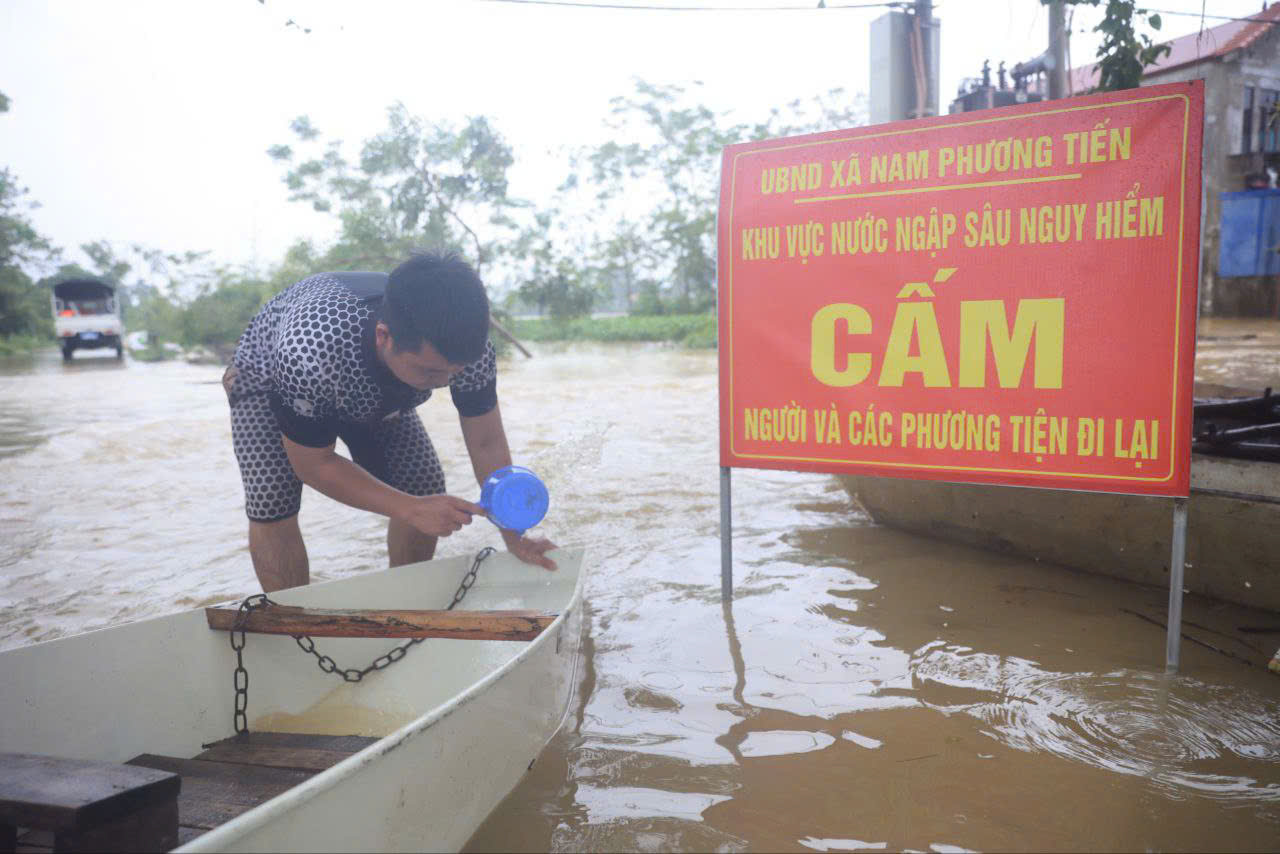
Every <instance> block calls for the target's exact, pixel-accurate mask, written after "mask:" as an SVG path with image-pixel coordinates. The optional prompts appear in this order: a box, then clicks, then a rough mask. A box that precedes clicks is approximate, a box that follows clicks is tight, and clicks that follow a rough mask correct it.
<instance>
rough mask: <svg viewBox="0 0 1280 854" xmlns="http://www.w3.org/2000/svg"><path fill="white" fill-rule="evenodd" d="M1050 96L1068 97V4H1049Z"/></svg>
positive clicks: (1056, 0) (1060, 0) (1057, 0)
mask: <svg viewBox="0 0 1280 854" xmlns="http://www.w3.org/2000/svg"><path fill="white" fill-rule="evenodd" d="M1049 58H1050V59H1051V60H1052V63H1050V64H1049V98H1050V99H1051V100H1052V99H1056V98H1065V97H1067V5H1066V3H1063V2H1062V0H1055V2H1053V3H1050V4H1049Z"/></svg>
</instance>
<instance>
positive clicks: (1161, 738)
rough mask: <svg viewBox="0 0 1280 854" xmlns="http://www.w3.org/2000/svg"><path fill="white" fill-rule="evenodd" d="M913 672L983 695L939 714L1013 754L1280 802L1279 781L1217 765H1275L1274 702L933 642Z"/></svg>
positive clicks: (1278, 736)
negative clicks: (978, 728) (1042, 755)
mask: <svg viewBox="0 0 1280 854" xmlns="http://www.w3.org/2000/svg"><path fill="white" fill-rule="evenodd" d="M912 674H913V678H914V679H915V680H916V682H917V684H919V685H920V686H921V687H922V688H927V687H928V685H929V683H933V684H935V685H941V686H945V687H947V688H951V689H970V690H974V691H980V692H984V694H985V695H986V696H984V697H982V698H970V699H976V701H975V702H968V703H965V702H959V703H954V704H951V705H945V706H940V707H939V708H941V710H942V711H944V712H947V713H952V712H964V713H966V714H969V715H972V716H973V717H975V718H977V719H978V720H980V721H982V722H983V723H985V724H986V725H987V726H988V727H989V728H990V729H989V730H988V731H987V734H988V735H991V736H992V737H994V738H997V739H998V740H1000V741H1002V742H1004V743H1005V744H1007V745H1008V746H1010V747H1013V748H1015V749H1018V750H1025V751H1030V752H1035V751H1043V752H1047V753H1052V754H1055V755H1057V756H1061V757H1063V758H1065V759H1070V760H1073V761H1076V762H1082V763H1084V764H1086V765H1092V766H1095V767H1097V768H1103V769H1106V770H1109V771H1115V772H1118V773H1121V774H1129V775H1134V776H1140V777H1146V778H1148V779H1150V780H1151V782H1152V783H1153V784H1154V785H1155V786H1157V787H1158V788H1161V789H1163V790H1165V791H1166V792H1167V793H1169V794H1171V795H1174V796H1185V795H1186V794H1187V793H1188V792H1196V793H1199V794H1201V795H1204V796H1206V797H1210V798H1220V799H1229V800H1243V801H1267V802H1280V783H1274V782H1261V781H1258V780H1255V779H1253V778H1251V777H1245V776H1239V775H1233V774H1224V773H1217V769H1216V768H1215V765H1217V764H1220V763H1222V762H1223V761H1224V760H1230V759H1233V758H1237V759H1238V758H1245V759H1250V760H1254V761H1261V762H1269V763H1274V764H1276V765H1280V702H1277V701H1275V700H1272V699H1267V698H1262V697H1259V696H1256V695H1254V694H1252V693H1250V692H1248V691H1241V690H1240V689H1238V688H1228V687H1223V686H1217V685H1208V684H1205V683H1203V682H1200V681H1198V680H1195V679H1191V678H1187V677H1179V676H1172V677H1170V676H1166V675H1165V674H1161V673H1149V672H1143V671H1138V670H1117V671H1114V672H1110V673H1051V672H1046V671H1043V670H1041V669H1039V667H1037V666H1036V664H1035V663H1034V662H1031V661H1027V660H1026V659H1019V658H1011V657H1003V656H995V655H989V654H986V653H979V652H972V651H968V650H966V649H964V648H962V647H952V646H942V645H939V644H931V645H929V646H926V647H924V648H922V649H920V650H917V652H916V653H915V655H913V657H912ZM992 695H994V696H992ZM1277 770H1280V768H1278V769H1277Z"/></svg>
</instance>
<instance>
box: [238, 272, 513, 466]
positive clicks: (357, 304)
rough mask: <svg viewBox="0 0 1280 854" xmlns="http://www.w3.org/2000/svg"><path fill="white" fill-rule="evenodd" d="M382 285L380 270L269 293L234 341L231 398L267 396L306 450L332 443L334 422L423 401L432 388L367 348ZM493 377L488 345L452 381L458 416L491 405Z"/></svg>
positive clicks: (375, 416)
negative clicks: (413, 381) (403, 378)
mask: <svg viewBox="0 0 1280 854" xmlns="http://www.w3.org/2000/svg"><path fill="white" fill-rule="evenodd" d="M386 284H387V275H386V274H385V273H317V274H316V275H314V276H310V277H309V278H306V279H303V280H302V281H300V282H298V283H297V284H295V285H291V286H290V287H288V288H286V289H285V290H283V291H281V292H280V293H279V294H277V295H276V296H275V297H273V298H272V299H271V301H270V302H268V303H267V304H266V305H264V306H263V307H262V308H261V309H260V310H259V311H258V313H257V315H255V316H254V318H253V320H252V321H250V322H249V326H248V328H247V329H245V331H244V334H243V335H241V336H240V342H239V344H238V345H237V346H236V353H235V356H234V358H233V361H232V364H234V365H235V367H236V369H237V373H236V379H235V388H234V394H233V400H234V399H239V398H241V397H244V396H247V395H251V394H267V395H269V396H270V398H271V407H272V409H273V411H274V412H275V415H276V419H277V421H279V423H280V430H281V432H283V433H284V435H286V436H288V437H289V438H290V439H292V440H293V441H294V442H297V443H298V444H299V445H306V446H308V447H313V448H319V447H325V446H327V445H329V444H331V443H332V442H333V441H334V439H335V438H336V437H337V435H338V430H339V427H340V426H343V425H350V424H365V425H374V424H376V423H377V422H379V421H381V420H384V419H387V418H393V417H395V416H396V415H397V414H399V413H400V412H403V411H408V410H412V409H415V408H416V407H418V406H419V405H420V404H422V403H423V402H425V401H426V400H427V398H429V397H431V390H430V389H428V390H426V391H420V390H418V389H415V388H413V387H412V386H409V385H406V384H405V383H402V382H400V380H398V379H396V377H395V376H394V375H393V374H392V373H391V372H390V371H388V370H387V368H386V367H385V366H384V365H383V364H382V362H380V361H379V360H378V357H377V354H376V352H375V350H374V327H375V326H376V325H377V320H378V309H379V308H380V307H381V304H382V300H383V295H384V294H385V291H386ZM497 375H498V368H497V360H496V358H495V355H494V351H493V344H492V343H486V344H485V351H484V355H483V356H481V357H480V358H479V359H477V360H476V361H475V362H472V363H471V364H470V365H467V366H466V367H465V368H464V369H463V370H461V371H459V372H458V373H457V374H455V375H454V376H453V378H452V379H451V380H450V382H449V391H450V393H451V394H452V396H453V403H454V406H455V407H457V410H458V413H459V414H460V415H464V416H475V415H483V414H485V413H486V412H489V411H490V410H492V409H493V407H494V406H496V405H497V402H498V395H497Z"/></svg>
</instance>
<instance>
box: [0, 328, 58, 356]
mask: <svg viewBox="0 0 1280 854" xmlns="http://www.w3.org/2000/svg"><path fill="white" fill-rule="evenodd" d="M52 346H53V340H52V339H51V338H50V336H48V335H32V334H28V333H25V332H18V333H15V334H13V335H0V356H16V355H20V354H25V353H32V352H35V351H36V350H40V349H42V348H44V347H52Z"/></svg>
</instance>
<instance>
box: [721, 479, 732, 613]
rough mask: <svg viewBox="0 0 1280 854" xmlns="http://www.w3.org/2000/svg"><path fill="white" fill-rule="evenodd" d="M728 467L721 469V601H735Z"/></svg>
mask: <svg viewBox="0 0 1280 854" xmlns="http://www.w3.org/2000/svg"><path fill="white" fill-rule="evenodd" d="M730 471H732V469H730V468H729V467H728V466H721V467H720V601H721V602H732V601H733V513H732V512H731V510H732V507H731V504H732V500H731V497H730V496H731V489H730V482H729V472H730Z"/></svg>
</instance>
